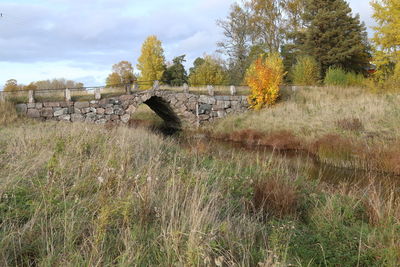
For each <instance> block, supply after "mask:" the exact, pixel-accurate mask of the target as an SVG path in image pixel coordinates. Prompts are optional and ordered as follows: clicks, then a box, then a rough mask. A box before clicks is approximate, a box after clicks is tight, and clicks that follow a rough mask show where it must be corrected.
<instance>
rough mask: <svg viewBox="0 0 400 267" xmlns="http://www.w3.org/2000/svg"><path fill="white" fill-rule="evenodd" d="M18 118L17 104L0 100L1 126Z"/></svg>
mask: <svg viewBox="0 0 400 267" xmlns="http://www.w3.org/2000/svg"><path fill="white" fill-rule="evenodd" d="M17 118H18V114H17V111H16V110H15V105H14V104H12V103H10V102H4V101H0V126H2V127H4V126H7V125H9V124H10V123H12V122H14V121H15V120H16V119H17Z"/></svg>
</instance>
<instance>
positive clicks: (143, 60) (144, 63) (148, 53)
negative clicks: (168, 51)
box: [137, 35, 165, 82]
mask: <svg viewBox="0 0 400 267" xmlns="http://www.w3.org/2000/svg"><path fill="white" fill-rule="evenodd" d="M137 68H138V69H139V70H140V72H141V75H140V78H139V80H140V81H146V82H152V81H159V80H161V78H162V76H163V74H164V71H165V57H164V50H163V48H162V46H161V41H160V40H158V39H157V37H156V36H154V35H152V36H149V37H148V38H147V39H146V41H145V42H144V43H143V45H142V54H141V55H140V57H139V59H138V64H137Z"/></svg>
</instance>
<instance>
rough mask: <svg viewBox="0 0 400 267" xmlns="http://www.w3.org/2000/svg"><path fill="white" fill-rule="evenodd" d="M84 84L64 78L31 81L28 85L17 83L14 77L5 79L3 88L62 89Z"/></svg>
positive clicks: (15, 89) (14, 89) (10, 90)
mask: <svg viewBox="0 0 400 267" xmlns="http://www.w3.org/2000/svg"><path fill="white" fill-rule="evenodd" d="M83 87H84V84H83V83H80V82H75V81H72V80H67V79H64V78H59V79H52V80H41V81H36V82H31V83H30V84H28V85H23V84H18V81H17V80H15V79H9V80H7V81H6V83H5V85H4V88H3V90H4V91H5V92H14V91H22V90H27V91H29V90H45V89H64V88H83Z"/></svg>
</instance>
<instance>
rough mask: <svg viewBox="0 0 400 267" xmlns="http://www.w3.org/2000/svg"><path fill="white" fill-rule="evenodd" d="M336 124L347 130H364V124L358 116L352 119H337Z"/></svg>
mask: <svg viewBox="0 0 400 267" xmlns="http://www.w3.org/2000/svg"><path fill="white" fill-rule="evenodd" d="M336 125H337V127H338V128H340V129H342V130H345V131H362V130H364V125H363V124H362V122H361V120H360V119H358V118H351V119H341V120H338V121H336Z"/></svg>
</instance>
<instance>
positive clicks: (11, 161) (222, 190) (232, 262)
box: [0, 122, 400, 266]
mask: <svg viewBox="0 0 400 267" xmlns="http://www.w3.org/2000/svg"><path fill="white" fill-rule="evenodd" d="M189 146H191V147H192V148H191V149H188V150H186V149H183V148H181V147H180V146H178V145H177V144H176V142H175V141H174V140H170V139H163V138H161V137H159V136H156V135H153V134H150V133H148V132H145V131H143V130H138V129H134V130H132V129H129V128H124V127H119V128H116V127H114V128H111V129H110V128H106V127H102V126H95V125H85V124H79V123H76V124H64V123H55V122H51V123H40V124H39V123H38V124H33V125H29V127H26V125H9V126H7V127H5V128H4V129H3V130H2V131H1V132H0V166H2V168H1V169H0V176H1V177H2V178H1V180H0V197H1V202H0V224H1V228H0V264H1V265H2V266H43V265H46V266H82V265H84V266H110V265H121V266H257V265H259V266H288V265H289V264H292V265H294V264H297V265H300V264H302V265H307V264H308V263H316V264H324V263H325V264H327V265H337V264H345V265H346V264H347V265H348V266H356V265H357V264H359V266H371V265H380V266H382V264H386V263H389V262H390V263H398V260H399V255H398V254H396V249H395V248H396V245H397V244H399V238H398V237H399V236H400V235H398V229H399V214H398V211H397V208H396V207H398V206H397V203H398V202H397V201H398V200H396V199H393V200H390V199H391V198H389V199H387V198H384V193H386V194H389V195H390V194H392V192H394V191H390V190H391V189H390V190H388V191H387V192H383V191H382V192H381V191H379V190H380V187H374V186H373V185H371V188H367V189H365V190H360V191H356V190H354V192H348V191H344V190H343V191H342V190H340V189H326V186H323V185H321V186H320V185H318V184H317V183H316V182H315V183H310V182H308V181H307V179H306V178H307V177H306V172H304V173H303V172H301V171H300V170H292V169H291V168H288V167H287V166H286V165H285V164H284V163H283V162H281V161H275V160H274V159H273V158H270V159H267V160H260V159H259V158H258V157H257V156H255V155H254V153H252V154H250V153H249V154H246V155H244V154H243V153H228V154H227V153H225V152H224V151H220V152H219V153H217V154H215V153H208V152H207V151H206V150H204V149H203V148H202V147H201V146H199V145H198V144H193V145H192V144H190V143H189ZM250 155H252V156H251V157H250ZM374 192H375V193H374ZM369 194H375V195H373V196H374V198H377V199H379V200H380V201H375V202H374V201H371V199H369V198H368V197H367V196H368V195H369ZM394 208H396V210H394ZM382 218H387V219H388V220H387V221H384V220H383V219H382ZM383 225H384V227H383ZM383 234H385V237H383ZM316 244H320V245H318V246H316Z"/></svg>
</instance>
